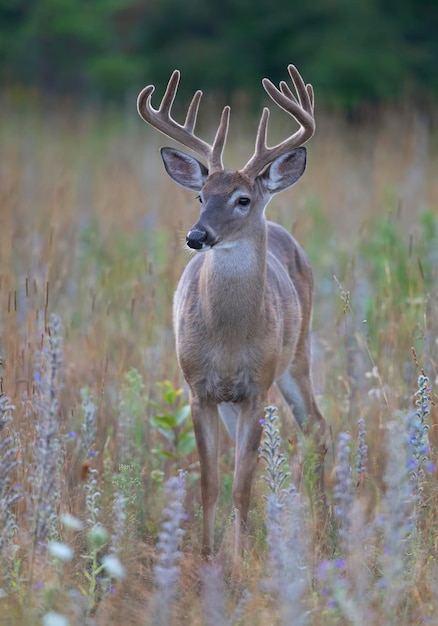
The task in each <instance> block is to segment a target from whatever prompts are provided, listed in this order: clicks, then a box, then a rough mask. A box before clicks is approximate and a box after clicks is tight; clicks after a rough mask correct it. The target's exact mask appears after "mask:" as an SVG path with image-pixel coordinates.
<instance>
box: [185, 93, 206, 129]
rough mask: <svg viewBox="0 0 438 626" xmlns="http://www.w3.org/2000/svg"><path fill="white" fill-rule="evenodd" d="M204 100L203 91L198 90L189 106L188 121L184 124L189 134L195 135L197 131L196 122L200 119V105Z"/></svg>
mask: <svg viewBox="0 0 438 626" xmlns="http://www.w3.org/2000/svg"><path fill="white" fill-rule="evenodd" d="M201 98H202V91H200V90H198V91H196V92H195V94H194V96H193V98H192V101H191V102H190V104H189V108H188V110H187V115H186V121H185V122H184V128H185V129H186V130H187V131H188V132H189V133H193V131H194V129H195V124H196V120H197V118H198V111H199V104H200V102H201Z"/></svg>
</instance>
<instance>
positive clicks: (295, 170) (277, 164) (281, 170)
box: [260, 147, 307, 194]
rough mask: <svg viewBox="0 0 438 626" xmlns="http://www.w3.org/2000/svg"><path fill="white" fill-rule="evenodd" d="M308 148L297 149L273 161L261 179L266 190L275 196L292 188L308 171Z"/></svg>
mask: <svg viewBox="0 0 438 626" xmlns="http://www.w3.org/2000/svg"><path fill="white" fill-rule="evenodd" d="M306 156H307V151H306V148H303V147H301V148H296V149H295V150H292V151H291V152H286V154H283V155H282V156H279V157H277V158H276V159H275V161H272V163H271V164H270V165H269V167H268V168H267V169H266V171H264V172H263V174H261V175H260V178H261V180H262V182H263V184H264V186H265V187H266V189H267V190H268V191H269V192H270V193H272V194H274V193H278V192H280V191H284V190H285V189H288V187H292V185H294V184H295V183H296V182H297V181H298V180H300V178H301V176H302V175H303V174H304V170H305V169H306Z"/></svg>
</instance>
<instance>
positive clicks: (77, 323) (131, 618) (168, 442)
mask: <svg viewBox="0 0 438 626" xmlns="http://www.w3.org/2000/svg"><path fill="white" fill-rule="evenodd" d="M273 118H274V123H273V136H274V139H275V138H276V137H280V136H281V135H282V134H284V133H285V132H287V128H288V127H287V125H286V122H285V121H284V120H283V119H282V117H281V116H275V115H273ZM319 118H320V125H319V128H318V131H317V135H316V137H315V139H313V140H312V142H311V144H310V146H309V161H308V172H307V173H306V175H305V177H304V178H303V180H302V181H301V182H300V184H299V185H297V186H296V187H295V188H294V190H293V191H291V192H290V193H287V194H283V195H281V196H278V198H277V197H276V198H275V199H274V200H273V202H272V204H271V206H270V207H269V208H268V216H269V217H270V218H272V219H276V220H278V221H280V222H281V223H282V224H283V225H284V226H286V227H287V228H288V229H290V231H291V232H293V233H294V234H295V235H296V236H297V238H298V239H299V241H300V242H301V243H302V244H303V246H304V247H305V249H306V250H307V251H308V253H309V255H310V257H311V261H312V265H313V269H314V274H315V300H314V331H315V337H314V341H313V344H314V350H313V355H314V359H313V360H314V364H313V377H314V382H315V386H316V388H317V392H318V396H319V402H320V404H321V407H322V408H323V411H324V413H325V415H326V417H327V421H328V424H329V426H330V431H331V436H332V444H331V446H330V450H329V453H328V455H327V471H326V474H327V500H328V504H329V510H330V511H331V515H330V516H329V520H328V522H327V527H326V528H325V529H324V533H323V535H324V536H323V538H322V540H321V538H320V537H319V538H317V537H318V533H315V529H314V528H313V523H314V522H313V520H312V516H311V515H310V514H309V511H310V510H311V506H310V503H311V500H312V498H311V495H312V494H309V493H308V491H307V490H306V485H308V484H311V483H309V481H306V480H305V476H303V472H304V470H303V467H304V464H303V461H302V458H301V448H302V442H301V438H300V435H299V433H297V430H296V427H295V426H294V425H293V422H292V419H291V417H290V416H289V415H288V413H287V411H285V409H284V407H283V406H282V405H281V401H280V398H279V397H278V396H277V395H276V392H275V390H274V391H273V393H272V397H271V398H270V402H271V403H272V404H276V405H278V410H279V413H280V415H281V417H282V419H281V420H279V421H278V422H276V424H278V426H277V428H278V432H277V434H275V432H272V433H271V435H272V441H275V442H277V443H276V445H277V444H278V446H279V454H282V455H283V457H284V458H285V459H286V462H285V463H286V464H285V465H284V474H280V475H275V470H272V471H271V470H269V469H266V468H265V466H264V464H263V462H261V463H260V469H259V480H258V481H257V484H256V488H255V493H254V498H253V507H252V511H251V515H250V522H251V529H250V533H251V539H252V540H251V542H250V544H249V548H248V551H247V553H246V554H245V559H244V567H243V572H242V577H241V579H240V580H235V579H234V578H233V577H232V576H231V575H230V572H229V571H228V569H227V566H226V565H225V566H223V565H222V563H221V564H218V563H207V564H205V563H202V561H201V560H200V557H199V553H200V546H199V534H200V533H199V530H200V516H201V514H202V513H201V511H200V506H199V501H200V497H199V480H198V479H199V467H198V463H197V456H196V452H195V451H194V449H193V438H192V437H191V435H190V428H189V425H190V416H189V414H188V410H187V398H186V395H185V391H182V392H180V391H179V390H180V388H181V389H184V385H183V381H182V379H181V375H180V373H179V371H178V367H177V365H176V360H175V355H174V346H173V337H172V330H171V308H172V294H173V290H174V288H175V285H176V282H177V280H178V277H179V275H180V274H181V272H182V270H183V268H184V266H185V264H186V262H187V258H188V257H187V255H186V254H185V253H184V252H183V240H184V234H185V233H186V231H187V229H188V227H189V226H190V225H191V224H192V223H193V222H194V221H195V216H196V212H197V208H198V207H197V203H196V202H195V201H194V198H193V197H191V194H190V193H189V192H186V191H183V190H180V189H178V188H177V187H175V186H174V185H173V184H172V183H171V182H170V181H168V179H167V178H166V177H165V174H164V172H163V168H162V166H161V163H160V161H159V154H158V146H159V145H161V139H160V138H159V137H157V136H156V135H155V134H154V133H153V131H151V130H150V129H148V128H147V127H146V126H145V125H144V124H143V123H142V122H141V121H140V120H137V119H136V117H134V114H133V113H132V112H129V113H128V114H127V113H126V112H113V113H109V112H106V113H102V114H100V115H99V114H98V112H96V111H94V112H93V111H76V110H75V109H74V107H73V105H72V104H71V103H68V102H64V103H59V104H58V106H56V107H51V108H50V109H48V110H46V109H43V108H42V107H41V106H40V107H28V106H27V105H25V104H24V103H16V102H3V103H2V116H1V118H0V119H1V122H0V151H1V163H2V166H1V169H0V202H1V204H0V363H1V366H0V367H1V369H0V391H1V393H2V394H3V395H2V397H1V398H0V479H1V483H0V502H1V507H0V522H1V527H0V547H1V555H0V565H1V570H0V571H1V574H0V575H1V579H0V590H1V591H0V610H1V615H2V618H1V620H0V621H2V623H5V624H8V625H10V626H16V625H27V624H29V625H30V624H32V625H34V624H55V625H58V626H59V625H60V624H66V623H69V624H72V625H73V624H105V625H107V624H108V625H109V624H120V623H126V624H133V625H137V624H153V623H157V624H177V623H182V622H186V623H192V624H204V623H206V624H210V623H224V624H225V623H230V624H246V623H247V624H271V623H278V624H280V623H291V620H292V622H293V623H296V624H309V625H318V624H321V623H324V624H328V625H330V624H368V623H373V624H392V623H396V622H397V623H398V624H410V625H412V624H426V623H434V619H435V618H436V617H435V616H436V614H437V612H438V595H437V594H436V591H435V588H436V580H437V575H438V570H437V554H436V536H437V531H438V519H437V518H438V508H437V504H436V502H437V489H436V474H437V471H436V450H437V411H436V405H435V404H434V392H433V388H434V386H436V383H437V382H438V380H437V377H438V339H437V337H438V306H437V298H438V270H437V268H438V252H437V251H438V225H437V218H436V210H437V207H438V184H437V180H436V177H435V176H434V175H433V172H434V171H436V168H437V150H436V148H437V138H436V136H434V135H433V134H432V133H431V132H430V129H429V128H428V125H427V120H424V119H423V118H422V117H421V116H419V115H414V114H412V113H411V112H409V111H404V110H397V111H384V112H381V114H380V116H379V119H378V120H373V121H372V122H371V121H364V122H363V124H361V125H358V124H356V125H347V124H346V123H343V122H342V121H341V120H338V119H336V117H335V116H329V115H324V114H322V115H320V116H319ZM212 124H214V122H212ZM232 124H233V128H234V129H235V132H233V133H231V137H230V144H229V146H228V148H227V154H226V160H227V163H228V162H229V163H230V165H232V166H233V165H240V164H242V163H243V162H244V160H245V159H246V158H247V157H248V156H249V154H250V153H251V151H252V144H253V138H252V134H253V132H254V129H255V127H256V124H257V121H256V120H245V119H244V118H243V116H242V114H239V113H238V114H236V116H235V118H233V120H232ZM204 125H205V127H206V128H207V129H208V127H209V124H208V120H207V121H205V120H204ZM207 134H208V130H207ZM157 383H158V384H157ZM280 424H281V425H280ZM265 456H266V454H265ZM283 457H282V458H283ZM272 467H275V466H272ZM282 467H283V466H282ZM179 470H182V471H184V472H185V473H184V487H182V486H181V484H180V483H181V479H178V478H177V476H178V475H179V474H178V471H179ZM305 471H308V470H307V469H306V470H305ZM231 472H232V450H231V449H230V446H229V442H228V441H227V440H226V437H225V436H224V443H223V454H222V456H221V475H222V485H223V488H222V491H221V497H220V502H219V510H218V524H217V526H218V528H217V544H218V546H219V544H220V541H221V539H222V537H223V536H224V535H226V534H227V531H228V527H229V526H230V523H231V522H230V514H232V513H231V489H230V485H231ZM304 473H305V472H304ZM263 475H264V476H265V477H267V478H268V479H269V480H268V481H266V480H262V479H261V478H262V476H263ZM178 481H180V482H178ZM269 481H270V482H269ZM276 481H277V482H276ZM270 484H274V485H277V487H278V489H277V493H276V494H274V495H275V497H271V496H269V490H270V486H269V485H270ZM277 487H276V488H277ZM184 489H185V497H184V502H183V500H182V498H183V494H184ZM283 491H284V493H283ZM280 492H281V493H282V494H283V495H282V497H281V498H280V497H279V493H280ZM175 494H176V495H175ZM263 496H268V498H267V499H266V498H264V497H263ZM178 498H180V499H178ZM182 530H183V531H184V532H181V531H182ZM225 562H226V559H225ZM166 576H167V578H166ZM166 585H168V588H167V587H166Z"/></svg>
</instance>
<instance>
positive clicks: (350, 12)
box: [0, 0, 438, 110]
mask: <svg viewBox="0 0 438 626" xmlns="http://www.w3.org/2000/svg"><path fill="white" fill-rule="evenodd" d="M437 32H438V2H437V1H436V0H354V2H352V1H351V0H312V2H311V3H295V5H294V6H292V5H291V4H290V2H288V1H287V0H222V2H220V3H219V2H217V1H215V0H190V2H181V0H0V64H1V65H0V82H1V83H2V84H3V85H7V84H11V83H17V82H18V83H29V84H31V85H36V86H39V87H41V88H43V89H45V90H49V91H50V92H55V93H59V92H73V93H77V94H81V95H82V96H83V97H85V98H90V97H103V98H109V97H110V98H120V97H121V96H123V94H124V93H126V91H128V90H129V91H131V90H132V91H137V90H138V89H140V88H141V87H142V86H144V85H145V84H147V83H150V82H154V83H156V84H157V86H158V87H159V88H160V89H161V88H162V87H164V83H165V81H166V80H167V78H168V76H169V75H170V72H171V71H172V69H174V67H179V69H181V70H182V72H183V74H184V81H183V82H182V85H181V90H182V91H183V92H185V93H186V94H187V93H189V92H190V93H192V92H193V91H194V90H195V89H196V88H201V89H205V90H208V91H212V92H216V93H218V92H224V93H226V94H227V95H229V92H235V91H237V90H240V91H248V90H253V91H254V97H255V98H257V97H262V93H263V92H262V90H260V87H259V85H260V78H261V77H262V76H269V77H270V78H272V79H273V80H280V79H281V78H283V77H284V76H285V67H286V65H287V63H289V62H291V61H293V62H294V63H296V65H297V66H298V67H299V68H300V70H302V72H303V74H304V75H305V76H306V77H308V78H309V80H311V81H312V82H313V83H314V85H315V87H316V88H317V90H318V95H319V97H320V98H325V99H326V101H327V102H329V103H331V104H332V105H335V106H338V107H340V108H342V109H346V110H353V109H354V108H355V107H356V106H357V105H360V104H361V103H364V102H371V103H373V102H378V101H382V100H389V99H395V98H399V97H400V96H402V95H404V94H408V95H409V96H411V97H413V98H415V99H417V100H419V99H427V98H431V97H436V96H437V95H438V74H437V72H436V65H437V62H438V37H437Z"/></svg>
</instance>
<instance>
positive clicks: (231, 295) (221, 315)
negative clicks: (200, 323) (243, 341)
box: [200, 228, 267, 337]
mask: <svg viewBox="0 0 438 626" xmlns="http://www.w3.org/2000/svg"><path fill="white" fill-rule="evenodd" d="M266 237H267V235H266V228H263V230H261V232H260V233H259V234H258V236H257V237H255V238H254V237H252V238H251V240H243V241H241V242H239V243H238V244H236V245H234V246H232V247H229V248H222V249H221V248H218V249H217V250H215V249H214V248H213V250H211V251H210V252H208V253H207V254H206V256H205V261H204V263H203V267H202V271H201V277H200V292H201V300H202V306H203V313H204V319H205V322H206V323H207V325H208V326H209V327H210V328H211V329H212V330H214V331H215V332H219V333H220V335H221V336H223V335H228V336H231V337H232V336H233V335H234V334H236V336H240V337H241V336H243V334H242V329H243V328H242V327H244V328H247V333H250V334H251V333H252V332H253V331H254V330H255V329H256V328H257V327H258V321H259V318H260V315H261V312H262V310H263V306H264V294H265V283H266Z"/></svg>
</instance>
